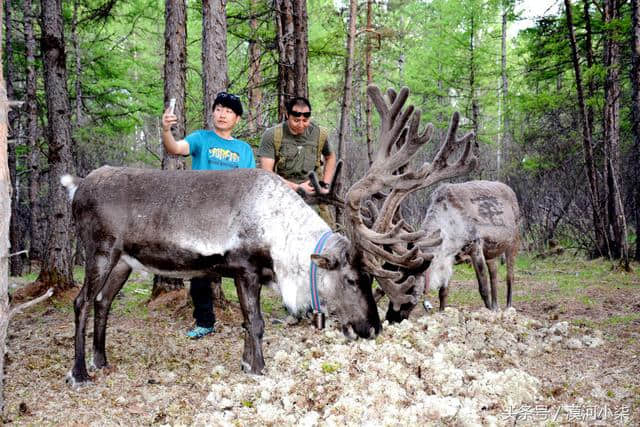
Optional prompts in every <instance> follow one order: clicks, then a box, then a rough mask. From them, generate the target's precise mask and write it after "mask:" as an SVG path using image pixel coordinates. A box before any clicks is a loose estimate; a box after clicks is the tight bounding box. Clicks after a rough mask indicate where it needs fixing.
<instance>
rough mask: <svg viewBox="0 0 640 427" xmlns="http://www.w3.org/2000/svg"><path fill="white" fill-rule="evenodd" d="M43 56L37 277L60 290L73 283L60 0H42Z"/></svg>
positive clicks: (68, 129) (68, 131)
mask: <svg viewBox="0 0 640 427" xmlns="http://www.w3.org/2000/svg"><path fill="white" fill-rule="evenodd" d="M41 5H42V6H41V9H42V10H41V17H42V21H41V24H40V26H41V28H42V41H41V45H42V57H43V62H44V85H45V97H46V102H47V122H48V129H47V132H48V142H49V153H48V157H49V159H48V160H49V209H50V210H51V211H50V215H49V218H50V222H49V230H48V235H49V238H48V242H47V249H46V251H45V256H44V260H43V264H42V269H41V270H40V275H39V277H38V281H39V282H41V283H42V284H44V285H46V286H47V287H52V288H53V289H54V292H55V293H59V292H61V291H63V290H65V289H68V288H70V287H72V286H73V276H72V265H71V264H72V263H71V238H70V237H71V236H70V233H69V232H70V227H71V204H70V203H69V200H68V199H67V195H66V193H65V191H64V188H63V187H62V185H60V177H61V176H62V175H64V174H66V173H73V169H72V167H73V162H72V158H71V144H72V141H71V120H70V107H69V91H68V90H67V67H66V62H65V46H64V25H63V21H62V7H61V0H42V1H41Z"/></svg>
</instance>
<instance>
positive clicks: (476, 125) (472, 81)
mask: <svg viewBox="0 0 640 427" xmlns="http://www.w3.org/2000/svg"><path fill="white" fill-rule="evenodd" d="M470 31H471V37H470V39H469V54H470V58H469V96H470V97H471V122H472V126H473V147H474V150H475V151H476V152H477V150H478V131H479V130H480V107H479V105H478V97H477V96H476V61H475V53H476V52H475V35H476V28H475V17H474V16H473V15H471V29H470Z"/></svg>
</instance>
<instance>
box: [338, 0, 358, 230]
mask: <svg viewBox="0 0 640 427" xmlns="http://www.w3.org/2000/svg"><path fill="white" fill-rule="evenodd" d="M357 21H358V1H357V0H350V1H349V30H348V31H347V56H346V58H345V61H344V86H343V90H342V108H341V110H340V127H339V129H338V159H342V161H345V152H346V140H347V138H349V135H350V133H351V127H350V124H349V117H350V116H351V103H352V101H353V50H354V45H355V40H356V23H357ZM349 139H350V138H349ZM336 185H337V187H336V194H342V182H341V181H338V182H337V183H336ZM335 210H336V221H337V223H338V224H344V218H343V211H342V209H340V208H339V207H337V206H336V207H335Z"/></svg>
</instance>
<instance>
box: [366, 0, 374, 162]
mask: <svg viewBox="0 0 640 427" xmlns="http://www.w3.org/2000/svg"><path fill="white" fill-rule="evenodd" d="M371 37H373V0H367V42H366V45H365V51H364V64H365V65H364V66H365V70H366V74H367V84H366V86H365V90H364V99H365V116H366V121H367V125H366V127H367V160H368V162H369V166H371V164H372V163H373V118H372V116H371V111H372V107H373V105H372V103H371V99H369V97H368V96H367V87H369V85H370V84H371V83H373V72H372V70H371V50H372V49H371Z"/></svg>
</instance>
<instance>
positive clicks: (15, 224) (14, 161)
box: [4, 0, 25, 276]
mask: <svg viewBox="0 0 640 427" xmlns="http://www.w3.org/2000/svg"><path fill="white" fill-rule="evenodd" d="M11 12H12V10H11V1H9V0H6V1H5V27H4V28H5V58H6V63H7V82H6V85H7V98H8V99H14V92H13V83H14V82H15V81H16V73H15V67H14V62H13V60H14V58H13V32H14V31H13V22H12V21H13V19H12V18H11ZM18 122H19V120H18V114H17V113H16V112H15V111H13V110H9V111H8V123H9V129H8V132H9V133H10V139H11V142H10V143H9V144H8V152H9V175H10V177H11V187H12V188H13V189H14V190H13V192H12V194H11V223H10V226H9V242H10V247H11V251H12V252H18V251H21V250H23V249H24V248H25V241H24V238H23V233H22V232H21V230H20V229H21V225H22V224H21V222H20V215H18V211H19V209H20V206H19V203H20V197H19V196H20V187H19V185H18V174H17V169H18V156H17V154H16V151H17V150H16V149H17V146H18V144H19V143H20V135H19V132H18V129H19V125H18ZM22 260H23V256H22V255H20V256H13V257H11V259H10V260H9V273H10V274H11V275H12V276H20V275H21V274H22V264H23V263H22Z"/></svg>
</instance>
